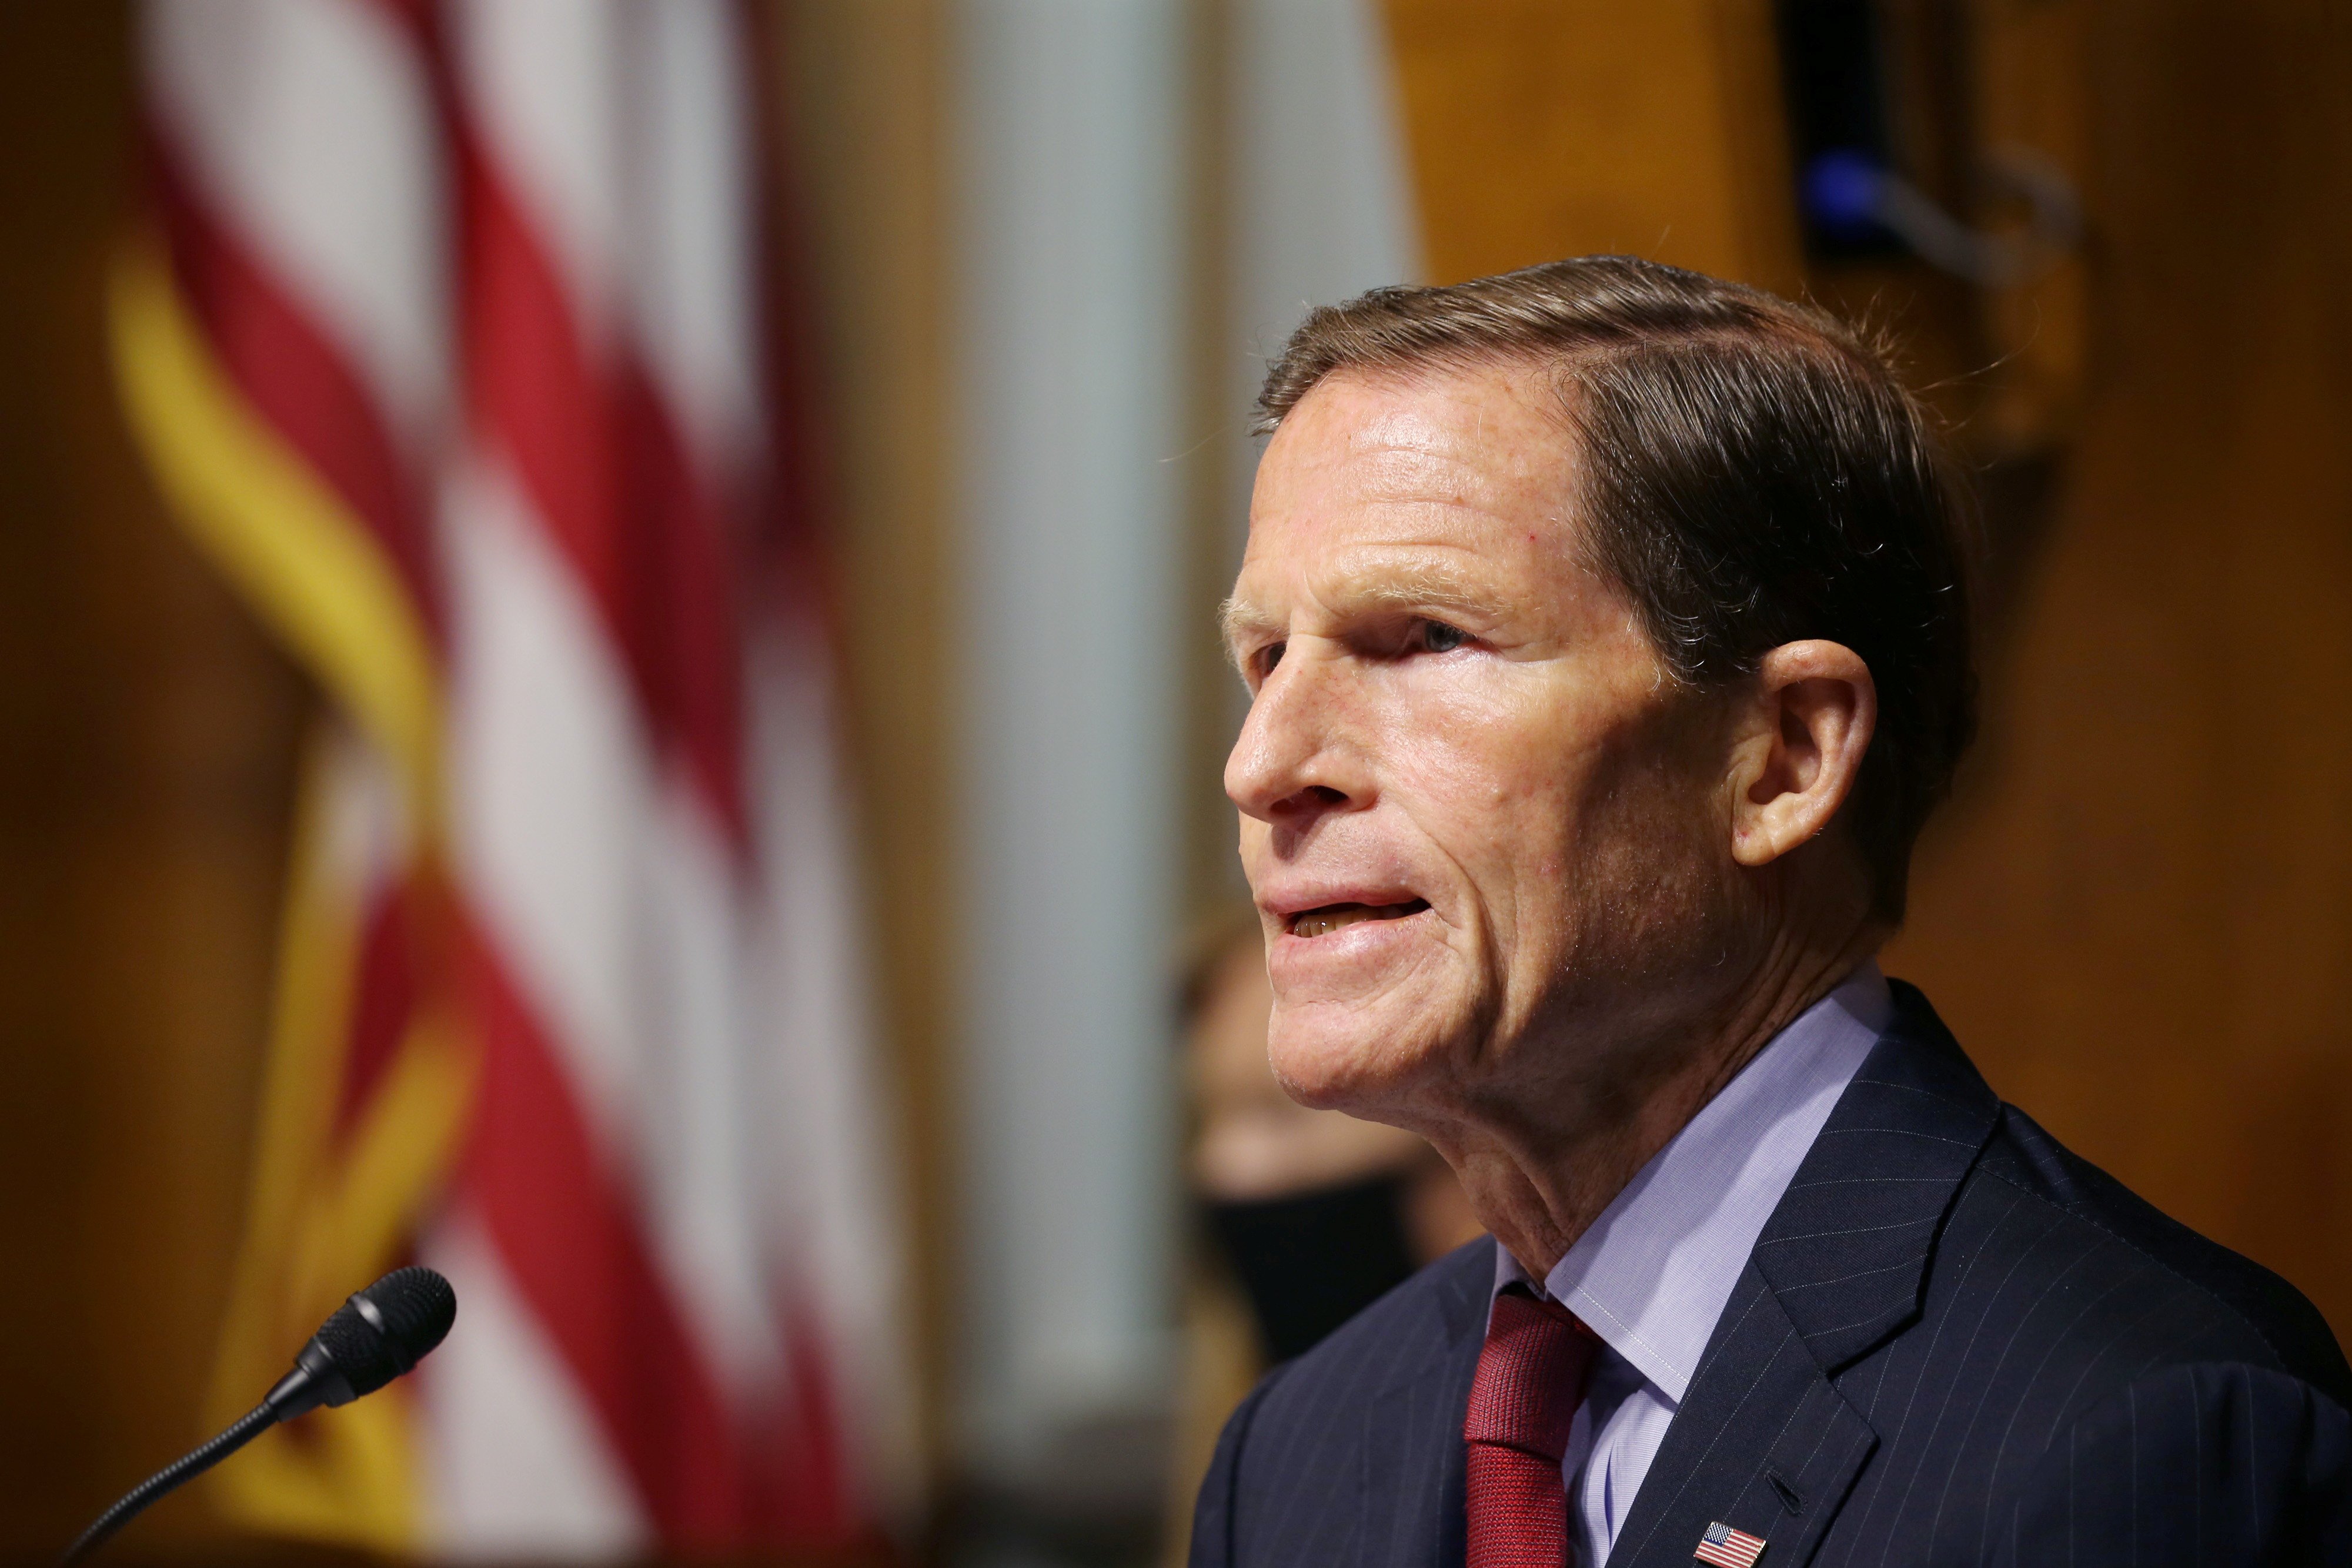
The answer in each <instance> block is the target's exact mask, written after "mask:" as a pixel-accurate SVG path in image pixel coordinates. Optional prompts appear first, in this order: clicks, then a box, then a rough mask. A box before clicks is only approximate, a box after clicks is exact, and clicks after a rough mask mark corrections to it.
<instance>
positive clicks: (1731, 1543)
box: [1691, 1519, 1764, 1568]
mask: <svg viewBox="0 0 2352 1568" xmlns="http://www.w3.org/2000/svg"><path fill="white" fill-rule="evenodd" d="M1763 1554H1764V1538H1763V1537H1762V1536H1760V1535H1750V1534H1748V1532H1747V1531H1744V1530H1734V1529H1732V1528H1731V1526H1729V1525H1727V1524H1726V1523H1724V1522H1723V1521H1721V1520H1719V1519H1718V1520H1717V1521H1715V1522H1714V1523H1713V1524H1710V1525H1708V1526H1707V1527H1706V1534H1705V1535H1702V1536H1700V1537H1699V1538H1698V1550H1697V1551H1696V1552H1692V1553H1691V1555H1692V1556H1693V1557H1696V1559H1698V1561H1700V1562H1701V1563H1714V1564H1715V1565H1716V1568H1752V1565H1753V1564H1754V1563H1755V1561H1756V1559H1758V1558H1759V1557H1761V1556H1762V1555H1763Z"/></svg>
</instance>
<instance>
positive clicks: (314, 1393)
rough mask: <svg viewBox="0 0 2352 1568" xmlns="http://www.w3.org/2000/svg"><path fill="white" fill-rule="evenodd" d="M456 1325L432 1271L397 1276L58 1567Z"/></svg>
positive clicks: (105, 1518)
mask: <svg viewBox="0 0 2352 1568" xmlns="http://www.w3.org/2000/svg"><path fill="white" fill-rule="evenodd" d="M453 1322H457V1291H453V1290H451V1289H450V1288H449V1281H446V1280H445V1279H443V1278H442V1277H441V1276H440V1275H438V1274H436V1273H435V1272H434V1271H433V1270H430V1269H394V1270H393V1271H392V1272H391V1273H389V1274H386V1275H385V1276H384V1277H383V1279H381V1280H378V1281H376V1282H375V1283H374V1284H373V1285H370V1286H369V1287H368V1288H367V1289H366V1290H364V1291H360V1292H359V1293H358V1294H356V1295H354V1296H352V1298H351V1300H349V1301H345V1302H344V1303H343V1304H342V1305H341V1306H340V1307H338V1308H336V1309H335V1315H334V1316H332V1317H331V1318H329V1319H328V1320H327V1321H326V1322H324V1323H321V1324H320V1326H319V1332H318V1333H315V1334H312V1335H311V1336H310V1343H308V1344H306V1345H304V1346H303V1347H302V1352H301V1354H299V1355H297V1356H296V1357H295V1358H294V1370H293V1371H291V1372H289V1373H288V1374H287V1375H285V1376H283V1377H281V1378H279V1379H278V1386H277V1387H275V1388H272V1389H271V1390H270V1391H269V1396H268V1398H266V1399H264V1400H263V1401H262V1402H261V1403H260V1404H259V1405H257V1406H255V1407H254V1409H253V1411H252V1413H251V1414H249V1415H247V1416H246V1417H245V1418H244V1419H242V1420H240V1421H239V1422H237V1424H236V1426H234V1427H230V1428H229V1429H228V1430H227V1431H226V1432H223V1433H222V1434H221V1435H220V1436H219V1437H215V1438H214V1439H213V1440H212V1441H211V1442H209V1443H206V1444H205V1446H204V1447H203V1448H198V1449H197V1450H196V1451H195V1452H194V1453H192V1454H189V1455H187V1456H186V1457H184V1458H182V1459H180V1460H179V1461H178V1462H177V1463H175V1464H173V1465H171V1466H169V1467H167V1468H166V1469H161V1470H158V1471H156V1472H155V1473H154V1474H153V1475H152V1476H150V1477H148V1478H147V1479H145V1480H143V1481H142V1482H140V1483H139V1485H138V1486H137V1487H136V1488H134V1489H133V1490H131V1492H130V1494H129V1495H127V1496H126V1497H124V1498H123V1499H122V1500H121V1501H120V1502H118V1503H116V1504H115V1505H114V1506H113V1507H112V1508H110V1509H108V1510H107V1511H105V1512H104V1513H102V1514H100V1515H99V1516H98V1522H97V1523H95V1524H93V1525H91V1526H90V1527H89V1529H88V1530H85V1531H82V1532H81V1539H80V1540H79V1541H77V1542H74V1543H73V1545H72V1546H71V1547H70V1548H69V1549H68V1551H67V1552H66V1554H65V1555H64V1556H63V1557H61V1558H59V1559H58V1568H68V1564H70V1563H79V1562H80V1561H81V1560H82V1559H83V1558H85V1557H87V1556H89V1554H90V1553H91V1552H95V1551H97V1550H98V1548H99V1546H100V1543H101V1542H104V1541H105V1540H106V1538H107V1537H109V1536H110V1535H112V1534H113V1533H114V1532H115V1531H118V1530H120V1529H121V1528H122V1527H123V1526H124V1525H126V1524H128V1523H130V1522H131V1520H133V1519H135V1518H136V1517H138V1515H139V1513H140V1511H142V1510H143V1509H144V1508H146V1507H147V1505H148V1504H150V1503H152V1502H153V1501H154V1500H156V1499H158V1498H160V1497H162V1496H163V1495H164V1494H165V1493H166V1492H169V1491H171V1490H173V1488H175V1487H178V1486H180V1485H182V1484H183V1483H184V1482H187V1481H191V1480H194V1479H195V1478H196V1477H198V1476H200V1475H202V1474H204V1473H205V1471H206V1470H208V1469H212V1468H213V1467H214V1466H215V1465H216V1464H219V1463H220V1462H221V1461H222V1460H223V1459H225V1458H228V1457H229V1456H230V1455H231V1454H234V1453H236V1451H237V1450H238V1449H239V1448H244V1447H245V1446H246V1445H247V1443H250V1442H252V1441H253V1440H254V1438H256V1437H259V1436H261V1434H262V1433H263V1432H265V1431H267V1430H268V1429H269V1428H270V1427H275V1426H276V1425H278V1422H280V1421H289V1420H292V1419H293V1418H294V1417H295V1416H299V1415H301V1414H302V1413H303V1412H304V1411H306V1410H315V1409H317V1408H318V1407H319V1406H321V1405H326V1406H335V1405H348V1404H350V1403H351V1402H352V1400H354V1399H357V1398H358V1397H359V1396H361V1395H362V1394H373V1393H374V1392H375V1391H376V1390H377V1389H379V1388H382V1387H383V1385H385V1384H387V1383H390V1382H391V1381H392V1380H393V1379H394V1378H395V1377H398V1376H399V1375H401V1374H403V1373H404V1372H406V1371H408V1370H409V1369H410V1368H411V1367H414V1366H415V1364H417V1363H418V1362H420V1361H422V1360H424V1359H425V1355H426V1354H427V1353H429V1352H430V1351H431V1350H432V1349H433V1347H434V1346H435V1345H437V1344H439V1343H441V1341H442V1339H443V1338H444V1337H445V1336H446V1335H447V1333H449V1325H450V1324H451V1323H453Z"/></svg>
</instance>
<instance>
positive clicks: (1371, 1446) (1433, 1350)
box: [1357, 1241, 1495, 1568]
mask: <svg viewBox="0 0 2352 1568" xmlns="http://www.w3.org/2000/svg"><path fill="white" fill-rule="evenodd" d="M1494 1260H1495V1249H1494V1243H1493V1242H1492V1241H1482V1242H1476V1243H1473V1244H1472V1245H1471V1246H1469V1247H1466V1248H1465V1249H1463V1251H1462V1254H1461V1260H1460V1261H1459V1263H1457V1264H1456V1265H1455V1266H1454V1267H1453V1268H1451V1269H1450V1270H1448V1271H1447V1274H1446V1278H1445V1280H1444V1282H1443V1287H1442V1289H1441V1290H1440V1291H1438V1292H1436V1297H1435V1301H1434V1302H1433V1306H1432V1309H1431V1311H1430V1312H1428V1314H1427V1315H1426V1317H1425V1318H1424V1320H1423V1323H1422V1325H1421V1329H1420V1332H1419V1333H1416V1334H1415V1335H1413V1336H1412V1337H1411V1338H1409V1339H1407V1340H1405V1341H1404V1342H1403V1343H1401V1344H1400V1345H1399V1346H1398V1375H1397V1376H1396V1378H1395V1380H1394V1381H1392V1382H1391V1383H1390V1384H1389V1385H1387V1386H1386V1387H1385V1388H1383V1389H1382V1390H1381V1393H1380V1394H1379V1395H1378V1396H1375V1397H1374V1398H1373V1399H1372V1401H1371V1402H1370V1406H1369V1407H1368V1408H1367V1409H1366V1412H1365V1416H1364V1421H1365V1427H1364V1431H1363V1433H1362V1445H1361V1451H1362V1453H1363V1455H1364V1474H1363V1497H1362V1500H1361V1503H1360V1509H1359V1511H1358V1515H1357V1517H1358V1518H1360V1519H1361V1520H1362V1521H1364V1535H1363V1541H1364V1542H1365V1551H1364V1553H1363V1556H1362V1558H1361V1559H1360V1561H1362V1562H1365V1563H1379V1564H1381V1565H1383V1568H1459V1564H1460V1563H1461V1562H1462V1558H1463V1529H1464V1517H1463V1490H1464V1475H1465V1460H1464V1457H1463V1450H1462V1417H1463V1414H1464V1412H1465V1411H1466V1410H1467V1409H1468V1408H1469V1405H1470V1380H1471V1379H1472V1378H1473V1377H1474V1376H1475V1375H1476V1373H1477V1370H1478V1350H1479V1346H1480V1345H1481V1344H1483V1343H1485V1341H1486V1305H1487V1301H1488V1298H1489V1297H1490V1296H1491V1294H1492V1287H1493V1283H1494V1278H1495V1262H1494Z"/></svg>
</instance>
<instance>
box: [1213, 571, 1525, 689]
mask: <svg viewBox="0 0 2352 1568" xmlns="http://www.w3.org/2000/svg"><path fill="white" fill-rule="evenodd" d="M1328 597H1329V598H1330V599H1331V600H1332V601H1334V608H1335V609H1337V610H1339V612H1341V613H1343V614H1344V613H1346V612H1350V611H1355V612H1360V611H1366V610H1425V611H1433V612H1439V613H1446V612H1451V613H1454V614H1459V615H1467V616H1474V617H1499V616H1500V615H1501V614H1502V613H1503V612H1504V611H1505V610H1506V609H1507V607H1508V606H1507V601H1506V600H1505V599H1504V598H1503V597H1502V596H1500V595H1498V594H1496V592H1495V591H1494V590H1493V589H1492V588H1490V587H1488V586H1487V585H1486V584H1485V583H1482V582H1481V581H1479V580H1477V579H1476V578H1475V577H1474V576H1472V575H1471V574H1468V573H1465V572H1463V571H1460V570H1456V569H1454V568H1453V567H1451V566H1448V565H1446V564H1445V563H1444V562H1442V561H1415V562H1411V563H1398V564H1392V565H1391V564H1384V565H1381V566H1380V567H1377V568H1375V569H1373V570H1370V571H1367V572H1365V573H1363V574H1361V576H1360V577H1358V578H1355V579H1353V580H1343V582H1342V584H1341V586H1340V588H1339V591H1338V592H1336V593H1333V594H1331V595H1329V596H1328ZM1217 624H1218V627H1219V630H1220V631H1222V632H1223V635H1224V643H1225V653H1226V656H1227V657H1228V658H1231V659H1234V662H1235V663H1236V664H1238V663H1239V658H1238V655H1239V653H1240V651H1241V646H1242V642H1243V639H1244V638H1245V637H1247V636H1249V635H1250V634H1251V633H1253V632H1272V633H1279V632H1281V631H1282V630H1283V629H1284V628H1283V627H1282V625H1281V623H1280V622H1277V621H1276V620H1275V618H1274V617H1273V616H1271V615H1269V614H1267V613H1266V612H1265V611H1263V610H1261V609H1259V608H1258V607H1257V606H1256V605H1255V604H1252V603H1250V602H1248V601H1245V600H1244V599H1243V598H1241V596H1240V595H1238V594H1236V595H1234V597H1233V598H1230V599H1228V600H1226V601H1224V603H1223V604H1222V605H1220V606H1219V607H1218V609H1217Z"/></svg>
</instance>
